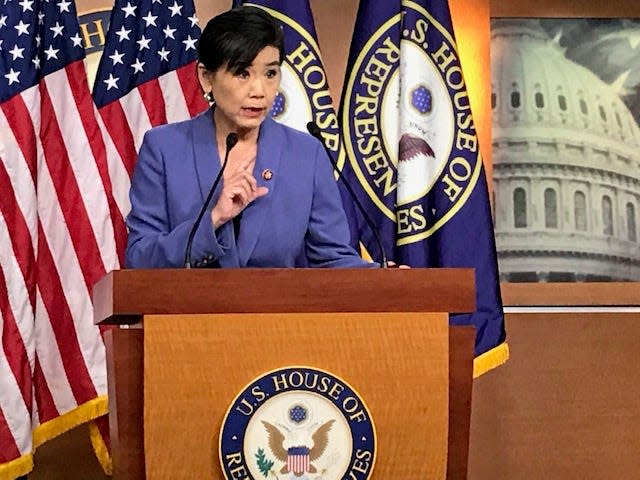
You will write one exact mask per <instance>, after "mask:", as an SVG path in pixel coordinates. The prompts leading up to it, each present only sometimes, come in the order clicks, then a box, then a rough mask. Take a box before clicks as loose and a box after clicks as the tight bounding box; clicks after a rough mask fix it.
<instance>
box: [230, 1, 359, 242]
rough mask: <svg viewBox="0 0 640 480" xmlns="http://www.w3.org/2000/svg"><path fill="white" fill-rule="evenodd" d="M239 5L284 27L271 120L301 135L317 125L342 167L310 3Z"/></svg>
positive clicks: (349, 206)
mask: <svg viewBox="0 0 640 480" xmlns="http://www.w3.org/2000/svg"><path fill="white" fill-rule="evenodd" d="M240 5H251V6H255V7H260V8H263V9H264V10H265V11H266V12H268V13H269V14H270V15H271V16H273V17H274V18H275V19H276V20H277V21H278V22H279V23H280V25H281V26H282V31H283V34H284V51H285V58H284V62H283V64H282V81H281V84H280V89H279V91H278V94H277V95H276V98H275V100H274V102H273V107H272V109H271V116H272V118H274V119H275V120H277V121H279V122H281V123H283V124H285V125H287V126H289V127H292V128H295V129H296V130H300V131H302V132H307V123H309V122H315V123H316V125H318V127H320V130H321V131H322V137H323V138H324V142H325V145H326V146H327V147H328V149H329V151H330V152H331V156H332V157H333V161H334V162H335V163H336V165H338V168H343V166H344V161H345V156H344V148H343V144H342V135H341V132H340V126H339V123H338V117H337V115H336V112H335V109H334V108H333V100H332V99H331V93H330V90H329V82H328V80H327V75H326V73H325V69H324V65H323V62H322V56H321V53H320V47H319V45H318V36H317V34H316V27H315V23H314V21H313V13H312V11H311V7H310V5H309V0H250V1H242V0H234V1H233V7H238V6H240ZM338 186H339V189H340V195H341V197H342V202H343V205H344V207H345V210H346V211H347V212H348V213H349V214H350V215H351V216H354V215H355V211H354V206H353V203H352V200H351V199H350V197H349V195H348V193H347V191H346V189H345V188H344V186H343V184H342V182H341V181H338ZM351 237H352V243H354V246H356V245H357V235H356V231H355V229H354V228H352V229H351Z"/></svg>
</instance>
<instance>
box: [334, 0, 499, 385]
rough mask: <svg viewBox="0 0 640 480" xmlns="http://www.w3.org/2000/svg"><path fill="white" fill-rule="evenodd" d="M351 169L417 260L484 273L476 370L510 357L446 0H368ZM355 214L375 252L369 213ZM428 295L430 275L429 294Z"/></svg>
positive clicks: (402, 258)
mask: <svg viewBox="0 0 640 480" xmlns="http://www.w3.org/2000/svg"><path fill="white" fill-rule="evenodd" d="M340 115H341V117H340V118H341V120H342V129H343V135H344V143H345V149H346V152H347V157H348V158H349V162H348V167H347V168H346V172H347V173H348V174H349V176H351V178H352V179H353V182H354V184H355V185H357V186H359V195H360V200H361V202H362V203H363V204H364V205H365V206H366V208H367V210H368V211H369V212H370V214H371V216H372V217H373V219H374V221H375V223H376V224H377V225H378V227H379V229H380V233H381V235H382V236H383V238H384V244H385V249H386V251H387V254H388V255H389V257H390V258H391V259H393V260H394V261H395V262H396V263H400V264H407V265H410V266H412V267H467V268H475V271H476V295H477V299H476V304H477V310H476V312H475V313H473V314H466V315H454V316H452V317H451V324H454V325H473V326H475V327H476V349H475V353H476V363H475V366H474V374H475V375H476V376H477V375H479V374H481V373H482V372H484V371H486V370H488V369H490V368H493V367H494V366H496V365H499V364H500V363H503V362H504V361H506V359H507V358H508V348H507V345H506V343H505V337H506V336H505V330H504V315H503V311H502V300H501V296H500V284H499V279H498V267H497V259H496V249H495V240H494V234H493V222H492V218H491V208H490V203H489V196H488V191H487V183H486V177H485V172H484V168H483V165H482V158H481V155H480V150H479V145H478V139H477V135H476V130H475V126H474V123H473V117H472V115H471V107H470V102H469V97H468V95H467V89H466V86H465V83H464V79H463V75H462V69H461V66H460V60H459V58H458V54H457V47H456V42H455V38H454V35H453V28H452V23H451V15H450V13H449V8H448V5H447V2H446V0H431V1H424V0H421V1H405V0H403V1H400V0H395V1H389V0H361V2H360V7H359V10H358V16H357V20H356V26H355V31H354V36H353V40H352V43H351V53H350V55H349V63H348V69H347V76H346V79H345V83H344V91H343V98H342V104H341V112H340ZM353 223H354V224H355V225H356V228H357V230H358V232H359V234H360V239H361V241H362V242H363V244H364V245H365V247H366V248H367V249H368V250H369V252H371V254H372V256H374V258H375V257H376V255H377V254H378V249H377V247H376V245H375V242H374V241H373V235H372V234H371V232H370V230H369V229H367V227H366V225H364V224H363V222H362V219H361V218H355V219H354V220H353ZM428 294H429V290H428V285H425V295H428Z"/></svg>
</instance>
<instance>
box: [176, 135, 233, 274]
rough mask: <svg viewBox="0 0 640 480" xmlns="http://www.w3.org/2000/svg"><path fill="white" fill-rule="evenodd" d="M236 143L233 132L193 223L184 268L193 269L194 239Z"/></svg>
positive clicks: (229, 136)
mask: <svg viewBox="0 0 640 480" xmlns="http://www.w3.org/2000/svg"><path fill="white" fill-rule="evenodd" d="M236 143H238V135H237V134H236V133H233V132H231V133H230V134H229V135H227V141H226V147H227V149H226V151H225V153H224V162H222V167H220V171H219V172H218V175H217V176H216V179H215V180H214V181H213V184H212V185H211V189H210V190H209V194H208V195H207V198H206V200H205V201H204V203H203V205H202V208H201V209H200V213H198V216H197V218H196V221H195V222H193V226H192V227H191V231H190V232H189V239H188V240H187V247H186V249H185V253H184V268H191V247H192V246H193V239H194V237H195V236H196V231H197V230H198V227H199V226H200V222H202V217H203V216H204V212H206V211H207V206H208V205H209V202H210V201H211V198H212V197H213V193H214V192H215V191H216V188H217V187H218V184H219V183H220V180H221V179H222V174H223V173H224V169H225V168H226V166H227V161H228V160H229V152H231V149H232V148H233V147H235V146H236Z"/></svg>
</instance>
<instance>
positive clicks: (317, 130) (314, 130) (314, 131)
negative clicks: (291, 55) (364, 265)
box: [307, 122, 388, 268]
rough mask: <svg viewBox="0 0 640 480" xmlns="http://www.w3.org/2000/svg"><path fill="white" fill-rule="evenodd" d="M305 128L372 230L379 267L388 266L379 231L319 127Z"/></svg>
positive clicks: (312, 124) (310, 126)
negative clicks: (378, 256)
mask: <svg viewBox="0 0 640 480" xmlns="http://www.w3.org/2000/svg"><path fill="white" fill-rule="evenodd" d="M307 130H309V133H310V134H311V135H313V136H314V137H316V138H317V139H318V140H320V143H321V144H322V146H323V147H324V151H325V152H326V153H327V157H328V158H329V161H330V162H331V165H333V169H334V170H335V171H336V172H338V176H339V177H340V179H341V180H342V183H344V186H345V187H347V191H348V192H349V196H350V197H351V199H352V200H353V202H354V203H355V204H356V206H357V207H358V210H360V213H361V214H362V216H363V217H364V219H365V221H366V222H367V225H369V228H370V229H371V231H372V232H373V236H374V237H375V239H376V244H377V245H378V249H379V250H380V268H387V266H388V264H387V254H386V253H385V251H384V245H383V243H382V239H381V238H380V233H379V232H378V229H377V228H376V226H375V225H374V223H373V221H372V220H371V217H370V216H369V214H368V213H367V211H366V210H365V209H364V207H363V206H362V203H360V200H359V199H358V196H357V195H356V192H354V191H353V189H352V188H351V185H349V182H347V179H346V178H345V176H344V175H343V174H342V172H341V171H340V169H339V168H338V165H337V164H336V162H335V160H334V159H333V156H332V155H331V150H329V147H327V145H326V144H325V143H324V139H323V138H322V131H321V130H320V127H318V125H316V124H315V122H309V123H307Z"/></svg>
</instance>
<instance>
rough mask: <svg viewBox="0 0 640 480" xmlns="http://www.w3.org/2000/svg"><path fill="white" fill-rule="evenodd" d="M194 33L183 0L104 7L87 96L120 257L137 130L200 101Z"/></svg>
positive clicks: (190, 10) (185, 112) (202, 105)
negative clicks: (107, 16) (105, 24)
mask: <svg viewBox="0 0 640 480" xmlns="http://www.w3.org/2000/svg"><path fill="white" fill-rule="evenodd" d="M198 38H200V27H199V26H198V18H197V17H196V13H195V7H194V4H193V1H191V0H153V1H148V2H134V1H130V0H126V1H125V0H116V2H115V5H114V7H113V9H112V11H111V20H110V24H109V31H108V33H107V37H106V40H105V46H104V50H103V53H102V57H101V59H100V64H99V66H98V71H97V74H96V80H95V83H94V87H93V98H94V100H95V103H96V106H97V107H98V110H99V112H100V118H99V120H100V123H101V127H102V129H103V131H104V132H105V142H106V148H107V152H108V163H109V171H110V174H111V178H112V181H113V190H114V196H115V199H116V202H117V204H118V208H119V211H120V214H121V215H120V221H119V222H117V227H118V230H117V232H116V237H117V239H118V253H119V256H120V259H122V258H123V256H124V248H125V243H126V234H125V227H124V220H123V219H124V218H125V217H126V215H127V214H128V213H129V209H130V204H129V197H128V195H129V186H130V178H131V175H132V173H133V168H134V165H135V161H136V158H137V154H138V149H139V148H140V144H141V143H142V137H143V136H144V134H145V132H146V131H147V130H149V129H150V128H151V127H155V126H158V125H162V124H165V123H169V122H176V121H181V120H186V119H188V118H191V117H193V116H195V115H196V114H198V113H200V112H202V111H203V110H205V109H206V108H207V103H206V102H205V100H204V98H203V97H202V94H201V92H200V86H199V84H198V80H197V74H196V45H197V41H198Z"/></svg>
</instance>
